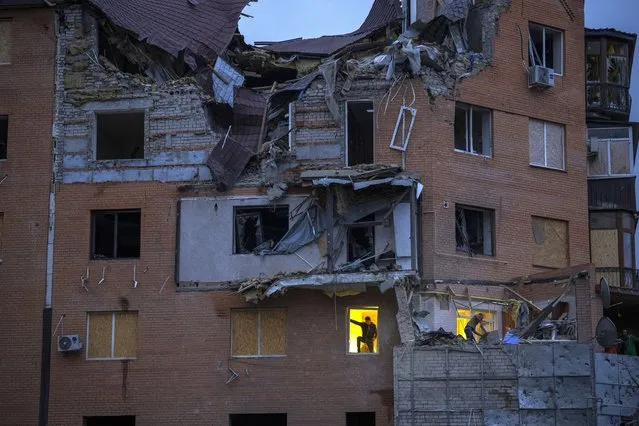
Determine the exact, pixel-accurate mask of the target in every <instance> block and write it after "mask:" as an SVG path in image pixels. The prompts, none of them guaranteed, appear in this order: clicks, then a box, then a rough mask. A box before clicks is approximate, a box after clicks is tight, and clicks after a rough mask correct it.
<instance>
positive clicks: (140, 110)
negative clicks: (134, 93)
mask: <svg viewBox="0 0 639 426" xmlns="http://www.w3.org/2000/svg"><path fill="white" fill-rule="evenodd" d="M116 114H120V115H122V114H142V129H143V135H142V158H110V159H104V158H98V128H99V125H98V119H99V116H101V115H116ZM93 125H94V126H93V127H94V130H93V141H92V142H93V153H92V156H91V160H92V161H96V162H102V161H104V162H113V161H145V160H146V149H145V148H146V146H145V145H146V144H147V137H148V134H147V110H146V109H144V108H133V109H96V110H94V111H93Z"/></svg>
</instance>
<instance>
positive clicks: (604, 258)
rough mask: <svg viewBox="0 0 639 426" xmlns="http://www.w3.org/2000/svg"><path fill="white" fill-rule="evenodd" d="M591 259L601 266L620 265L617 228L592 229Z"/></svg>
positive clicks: (611, 266)
mask: <svg viewBox="0 0 639 426" xmlns="http://www.w3.org/2000/svg"><path fill="white" fill-rule="evenodd" d="M590 260H591V261H592V263H593V264H594V265H595V266H597V267H600V268H602V267H603V268H605V267H608V268H618V267H619V232H618V231H617V230H616V229H593V230H592V231H590Z"/></svg>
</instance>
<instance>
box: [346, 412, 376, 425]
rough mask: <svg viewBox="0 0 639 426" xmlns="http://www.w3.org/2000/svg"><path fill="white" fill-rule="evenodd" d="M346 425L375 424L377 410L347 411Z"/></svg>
mask: <svg viewBox="0 0 639 426" xmlns="http://www.w3.org/2000/svg"><path fill="white" fill-rule="evenodd" d="M346 426H375V412H370V413H366V412H364V413H346Z"/></svg>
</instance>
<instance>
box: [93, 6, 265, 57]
mask: <svg viewBox="0 0 639 426" xmlns="http://www.w3.org/2000/svg"><path fill="white" fill-rule="evenodd" d="M251 1H253V0H205V1H193V2H190V1H187V0H182V1H172V0H127V1H121V0H89V2H90V3H91V4H93V5H94V6H95V7H97V8H98V9H100V10H101V11H102V12H103V13H104V14H105V15H106V16H107V18H109V19H110V20H111V21H112V22H113V23H114V24H115V25H118V26H120V27H122V28H124V29H126V30H128V31H131V32H133V33H135V34H136V35H137V36H138V38H139V39H140V40H143V41H145V42H147V43H149V44H152V45H155V46H157V47H159V48H161V49H163V50H165V51H166V52H168V53H169V54H171V55H173V56H174V57H178V55H179V54H180V52H182V51H185V61H186V62H187V63H189V64H190V65H194V64H195V61H194V57H196V56H202V57H205V58H207V59H209V60H212V59H214V58H215V57H216V56H217V55H219V54H221V53H222V52H223V51H224V50H225V49H226V47H227V46H228V44H229V43H230V41H231V38H232V37H233V34H234V33H235V29H236V28H237V23H238V20H239V18H240V13H241V12H242V10H243V9H244V8H245V7H246V5H247V4H248V3H249V2H251Z"/></svg>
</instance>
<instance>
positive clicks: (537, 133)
mask: <svg viewBox="0 0 639 426" xmlns="http://www.w3.org/2000/svg"><path fill="white" fill-rule="evenodd" d="M528 138H529V144H530V165H532V166H540V167H547V168H550V169H558V170H565V169H566V165H565V164H566V163H565V158H564V157H565V148H564V138H565V129H564V126H563V125H561V124H555V123H550V122H547V121H541V120H534V119H532V118H531V119H530V121H529V125H528Z"/></svg>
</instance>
